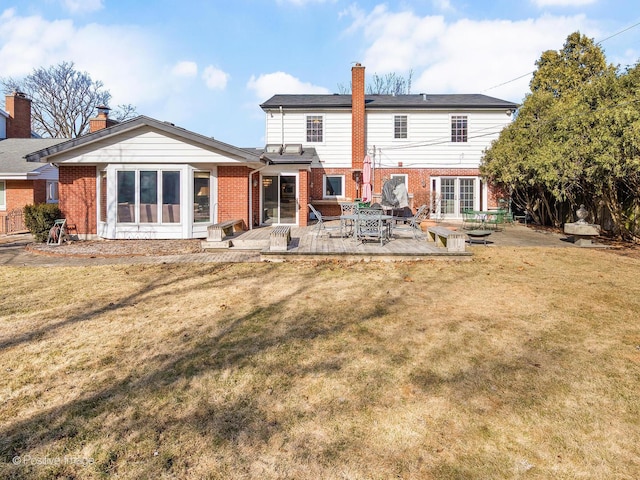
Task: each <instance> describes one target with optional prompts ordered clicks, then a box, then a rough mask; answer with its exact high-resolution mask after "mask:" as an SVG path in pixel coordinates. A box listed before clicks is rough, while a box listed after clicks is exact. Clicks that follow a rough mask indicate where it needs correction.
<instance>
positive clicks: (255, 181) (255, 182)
mask: <svg viewBox="0 0 640 480" xmlns="http://www.w3.org/2000/svg"><path fill="white" fill-rule="evenodd" d="M257 186H258V179H257V178H254V179H253V188H256V187H257Z"/></svg>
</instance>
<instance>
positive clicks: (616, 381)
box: [0, 247, 640, 479]
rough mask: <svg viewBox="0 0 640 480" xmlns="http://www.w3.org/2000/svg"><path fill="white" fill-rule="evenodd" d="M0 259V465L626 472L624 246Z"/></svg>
mask: <svg viewBox="0 0 640 480" xmlns="http://www.w3.org/2000/svg"><path fill="white" fill-rule="evenodd" d="M474 252H475V254H474V257H473V258H472V259H471V260H470V261H442V260H440V261H437V260H436V261H424V262H412V263H395V264H394V263H364V262H361V263H339V262H330V261H328V262H305V263H281V264H267V263H264V264H208V265H135V266H101V267H73V268H71V267H70V268H26V267H25V268H13V267H5V268H2V269H0V291H1V292H2V295H1V296H0V366H1V368H2V376H1V380H0V477H2V478H20V479H23V478H26V479H31V478H33V479H41V478H60V477H62V478H82V479H98V478H109V477H111V476H113V477H117V478H123V479H139V478H180V479H182V478H196V479H200V478H212V479H228V478H233V479H243V478H247V479H248V478H259V479H290V478H297V479H307V478H311V479H390V478H402V479H431V478H433V479H494V478H496V479H500V478H523V479H529V478H539V479H548V478H554V479H574V478H579V479H636V478H640V395H639V393H638V392H639V389H640V322H639V321H638V316H639V314H640V283H639V282H638V278H639V272H640V259H638V258H634V257H627V256H622V255H618V254H616V253H614V252H611V251H605V250H588V249H576V248H555V249H525V248H507V247H503V248H497V247H496V248H480V247H479V248H475V249H474Z"/></svg>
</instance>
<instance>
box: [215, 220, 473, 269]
mask: <svg viewBox="0 0 640 480" xmlns="http://www.w3.org/2000/svg"><path fill="white" fill-rule="evenodd" d="M325 224H326V225H327V226H328V227H330V229H328V230H326V231H322V232H320V233H318V230H317V228H315V225H311V226H309V227H301V228H300V227H292V228H291V243H290V244H289V248H288V249H287V251H286V252H270V251H269V235H270V234H271V230H272V227H262V228H255V229H253V230H249V231H247V232H242V233H240V234H238V235H236V236H234V237H233V238H232V239H231V240H230V243H231V246H230V248H231V249H250V250H260V252H261V256H262V258H263V260H266V261H285V260H286V261H289V260H311V259H327V258H336V257H337V258H340V259H341V260H364V261H370V260H381V261H394V260H404V261H406V260H420V259H424V258H425V257H432V258H433V257H435V258H457V259H465V258H468V257H470V256H471V253H470V252H469V251H465V252H460V253H450V252H448V251H447V250H446V249H445V248H439V247H436V245H435V243H433V242H429V241H427V236H426V234H425V235H424V238H421V239H414V238H413V236H412V235H411V234H410V233H409V232H406V233H405V232H401V233H400V234H397V235H394V236H393V237H392V238H391V240H390V241H389V242H386V243H385V244H384V245H382V246H381V245H380V244H379V242H373V241H371V242H366V243H362V242H358V241H356V240H355V239H354V238H352V237H345V238H343V237H341V236H340V230H339V222H327V223H325ZM205 244H206V242H203V246H205V248H207V247H206V245H205Z"/></svg>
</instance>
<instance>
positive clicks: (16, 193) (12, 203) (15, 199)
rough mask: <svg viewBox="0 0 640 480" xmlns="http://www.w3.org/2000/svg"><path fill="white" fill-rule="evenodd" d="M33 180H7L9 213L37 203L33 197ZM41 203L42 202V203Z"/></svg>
mask: <svg viewBox="0 0 640 480" xmlns="http://www.w3.org/2000/svg"><path fill="white" fill-rule="evenodd" d="M33 183H34V182H33V180H7V181H6V194H7V197H6V198H7V211H8V212H10V211H11V210H13V209H14V208H22V207H24V206H25V205H30V204H32V203H36V201H35V200H34V195H33ZM40 203H41V202H40Z"/></svg>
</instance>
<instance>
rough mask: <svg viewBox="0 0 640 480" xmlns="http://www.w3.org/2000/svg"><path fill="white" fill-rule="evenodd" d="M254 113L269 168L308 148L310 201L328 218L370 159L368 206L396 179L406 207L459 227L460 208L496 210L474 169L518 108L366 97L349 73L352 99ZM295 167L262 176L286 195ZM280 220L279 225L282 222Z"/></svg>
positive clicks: (359, 71)
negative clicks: (260, 119)
mask: <svg viewBox="0 0 640 480" xmlns="http://www.w3.org/2000/svg"><path fill="white" fill-rule="evenodd" d="M261 107H262V109H263V110H264V111H265V113H266V143H267V152H266V156H267V157H268V158H269V159H272V160H276V159H277V157H278V155H277V153H278V152H280V151H282V150H283V149H285V150H286V149H289V150H292V151H294V150H295V149H297V148H299V149H302V150H306V149H310V148H313V149H314V152H315V155H314V157H313V161H312V162H311V164H310V169H309V184H308V189H309V202H311V203H312V204H314V205H315V206H316V207H317V208H318V209H320V210H321V211H324V212H325V213H327V214H335V213H337V211H338V202H339V201H341V200H345V199H354V198H358V197H360V196H361V192H362V184H361V180H362V177H361V173H362V169H363V160H364V158H365V155H369V156H370V158H371V160H372V164H373V179H372V187H373V192H374V200H376V199H377V198H378V196H377V195H376V192H377V193H378V194H379V193H380V192H381V190H382V184H383V182H384V181H385V180H388V179H391V178H392V177H394V176H400V177H402V179H403V180H404V182H405V184H406V186H407V190H408V192H409V196H410V198H411V199H412V203H413V205H414V207H417V206H419V205H420V204H423V203H427V204H431V206H432V209H433V211H434V213H435V214H436V215H438V216H440V217H445V218H459V217H460V216H461V212H462V210H464V209H476V210H480V209H485V208H487V207H491V206H495V205H496V198H495V195H494V194H493V192H492V191H491V188H490V187H489V186H487V185H485V184H484V183H483V182H482V180H481V178H480V176H479V171H478V167H479V165H480V160H481V157H482V153H483V151H484V150H485V149H486V148H487V147H488V146H489V145H490V143H491V141H492V140H494V139H496V138H498V135H499V134H500V131H501V130H502V129H503V128H504V126H505V125H507V124H508V123H509V122H510V121H511V119H512V115H513V113H514V112H515V109H516V108H517V105H516V104H514V103H512V102H508V101H504V100H499V99H496V98H492V97H488V96H485V95H478V94H470V95H463V94H452V95H434V94H418V95H397V96H395V95H365V68H364V67H363V66H361V65H360V64H356V65H355V66H354V67H353V68H352V94H351V95H275V96H273V97H272V98H270V99H269V100H267V101H266V102H264V103H263V104H262V105H261ZM294 167H295V166H294V165H284V166H283V165H278V166H276V165H274V166H271V167H269V168H268V170H263V171H262V173H261V174H262V175H263V176H264V175H268V181H269V182H280V183H281V184H286V185H287V187H286V188H287V189H289V190H291V189H292V188H293V187H291V186H290V184H292V183H293V182H294V180H295V176H296V172H295V170H296V169H295V168H294ZM299 167H301V166H300V165H299ZM269 193H270V190H268V189H267V188H266V187H265V188H264V189H263V192H262V196H261V198H262V199H263V201H265V200H266V201H268V202H271V203H270V205H271V204H273V200H274V199H272V198H270V196H269ZM298 197H299V195H296V198H298ZM301 208H304V206H303V205H302V204H301ZM304 210H306V209H304ZM304 210H303V211H302V214H303V215H304V214H306V211H304ZM261 211H262V214H263V217H262V218H261V223H265V222H268V221H269V219H270V218H273V217H274V213H273V211H274V209H273V207H271V208H269V209H262V210H261ZM284 211H285V212H287V213H286V214H285V216H284V217H283V216H282V215H281V218H280V221H283V222H288V220H287V219H288V218H289V217H291V215H290V213H288V209H287V207H286V206H285V208H284Z"/></svg>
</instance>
